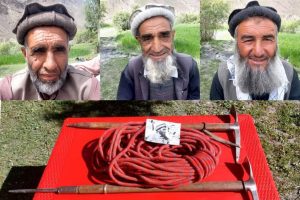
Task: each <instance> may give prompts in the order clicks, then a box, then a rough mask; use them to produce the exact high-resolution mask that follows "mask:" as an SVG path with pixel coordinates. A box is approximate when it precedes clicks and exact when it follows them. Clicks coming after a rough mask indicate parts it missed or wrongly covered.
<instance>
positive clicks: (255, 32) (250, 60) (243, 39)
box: [236, 17, 277, 70]
mask: <svg viewBox="0 0 300 200" xmlns="http://www.w3.org/2000/svg"><path fill="white" fill-rule="evenodd" d="M236 34H237V36H236V40H237V46H238V51H239V54H240V56H241V58H243V59H245V61H246V64H247V65H248V66H250V67H251V68H252V69H254V68H259V69H260V70H264V69H265V68H266V67H267V65H268V63H269V61H270V59H271V58H273V57H274V56H275V53H276V48H277V38H276V37H277V27H276V25H275V24H274V23H273V22H272V21H271V20H269V19H267V18H262V17H251V18H249V19H247V20H245V21H243V22H241V23H240V24H239V25H238V27H237V31H236Z"/></svg>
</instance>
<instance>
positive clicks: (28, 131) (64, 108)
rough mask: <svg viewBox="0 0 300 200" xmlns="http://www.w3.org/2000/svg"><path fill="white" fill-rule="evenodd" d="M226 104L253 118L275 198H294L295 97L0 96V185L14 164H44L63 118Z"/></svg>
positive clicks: (200, 109)
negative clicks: (77, 98) (23, 98)
mask: <svg viewBox="0 0 300 200" xmlns="http://www.w3.org/2000/svg"><path fill="white" fill-rule="evenodd" d="M232 104H235V106H236V109H237V111H238V112H239V113H244V114H251V115H252V117H253V118H254V121H255V125H256V128H257V133H258V134H259V137H260V139H261V143H262V146H263V149H264V151H265V154H266V157H267V161H268V164H269V166H270V169H271V171H272V174H273V178H274V180H275V183H276V185H277V188H278V191H279V193H280V195H281V199H296V197H295V195H297V190H298V189H297V187H298V186H299V182H300V157H299V154H300V149H299V143H300V135H299V132H300V122H299V118H300V115H299V113H300V106H299V105H300V102H297V101H294V102H292V101H285V102H282V101H248V102H247V101H236V102H233V101H201V102H199V101H196V102H192V101H165V102H151V101H148V102H145V101H135V102H133V101H131V102H117V101H99V102H74V101H71V102H69V101H43V102H39V101H4V102H2V111H1V126H0V129H1V134H0V146H1V151H0V163H1V165H0V187H1V185H2V184H3V183H5V182H6V181H8V180H7V178H8V175H9V173H12V169H13V168H14V167H18V166H25V167H26V166H27V167H34V166H39V165H46V163H47V161H48V159H49V156H50V154H51V151H52V148H53V146H54V143H55V141H56V139H57V136H58V134H59V131H60V127H61V126H62V123H63V120H64V119H65V118H67V117H88V116H97V117H103V116H106V117H109V116H151V115H153V116H155V115H177V116H184V115H207V114H210V115H221V114H223V115H224V114H227V113H228V110H229V108H230V106H231V105H232ZM10 175H11V174H10ZM35 175H36V174H35V173H34V172H33V174H28V175H27V176H28V177H29V179H30V176H31V177H34V176H35ZM26 181H28V180H23V179H17V181H16V182H10V183H9V185H7V184H8V183H7V182H6V184H5V185H6V188H3V185H2V190H3V191H4V192H5V191H6V190H7V189H11V188H17V187H18V183H24V182H25V183H26ZM8 186H9V188H7V187H8ZM23 187H24V186H23ZM3 191H1V192H3ZM1 192H0V193H1ZM291 194H294V198H291V197H290V195H291ZM1 197H2V196H1ZM1 197H0V198H1ZM1 199H3V200H7V199H9V198H1ZM10 199H18V198H10Z"/></svg>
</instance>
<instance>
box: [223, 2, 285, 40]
mask: <svg viewBox="0 0 300 200" xmlns="http://www.w3.org/2000/svg"><path fill="white" fill-rule="evenodd" d="M256 16H259V17H265V18H268V19H270V20H272V21H273V22H274V23H275V24H276V26H277V28H278V31H279V30H280V25H281V18H280V16H279V15H278V14H277V11H276V9H274V8H272V7H267V6H260V5H259V3H258V2H257V1H250V2H249V3H248V4H247V6H246V7H245V8H244V9H236V10H234V11H232V13H231V14H230V16H229V19H228V25H229V30H228V31H229V33H230V35H231V36H232V37H234V31H235V29H236V27H237V26H238V25H239V24H240V23H241V22H242V21H244V20H245V19H247V18H249V17H256Z"/></svg>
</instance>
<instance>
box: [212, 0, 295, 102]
mask: <svg viewBox="0 0 300 200" xmlns="http://www.w3.org/2000/svg"><path fill="white" fill-rule="evenodd" d="M228 24H229V32H230V34H231V36H232V37H234V39H235V52H234V55H233V56H231V57H230V58H229V59H228V60H227V62H226V63H222V64H221V65H220V66H219V69H218V72H217V73H216V74H215V76H214V78H213V82H212V86H211V91H210V99H211V100H224V99H225V100H284V99H290V100H299V99H300V82H299V78H298V74H297V72H296V71H295V70H294V69H293V67H292V66H291V65H290V64H289V63H288V62H286V61H284V60H281V59H280V57H279V50H278V32H279V30H280V25H281V18H280V16H279V15H278V14H277V11H276V10H275V9H274V8H271V7H264V6H260V5H259V3H258V2H257V1H251V2H249V3H248V4H247V6H246V7H245V8H244V9H236V10H234V11H233V12H232V13H231V14H230V16H229V20H228Z"/></svg>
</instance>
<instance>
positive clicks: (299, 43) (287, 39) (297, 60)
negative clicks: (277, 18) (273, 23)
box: [278, 33, 300, 70]
mask: <svg viewBox="0 0 300 200" xmlns="http://www.w3.org/2000/svg"><path fill="white" fill-rule="evenodd" d="M278 44H279V50H280V55H281V56H282V57H283V58H284V59H287V60H288V61H289V62H290V63H291V64H293V65H294V66H295V67H296V68H297V69H298V70H300V51H299V47H300V34H292V33H279V39H278Z"/></svg>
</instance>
